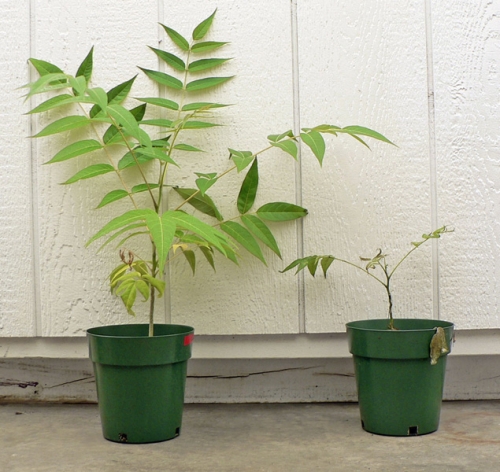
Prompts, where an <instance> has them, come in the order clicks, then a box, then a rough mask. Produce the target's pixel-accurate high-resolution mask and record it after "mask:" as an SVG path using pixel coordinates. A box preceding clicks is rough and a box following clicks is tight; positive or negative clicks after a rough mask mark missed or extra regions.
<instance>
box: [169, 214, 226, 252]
mask: <svg viewBox="0 0 500 472" xmlns="http://www.w3.org/2000/svg"><path fill="white" fill-rule="evenodd" d="M168 213H169V214H170V218H171V219H172V220H173V221H174V222H175V223H176V225H177V227H178V228H181V229H185V230H188V231H192V232H193V233H195V234H197V235H198V236H201V237H202V238H203V239H205V240H206V241H208V242H209V243H210V244H211V245H213V246H214V247H216V248H217V249H218V250H219V251H221V253H222V254H224V255H225V256H226V257H228V256H229V254H228V253H227V252H226V249H225V247H224V245H227V246H228V245H229V241H228V240H227V238H226V237H225V236H224V235H223V234H222V233H221V232H220V231H217V230H216V229H214V228H212V226H210V225H207V224H206V223H204V222H203V221H201V220H199V219H198V218H196V217H194V216H192V215H188V214H187V213H184V212H183V211H180V210H175V211H170V212H168Z"/></svg>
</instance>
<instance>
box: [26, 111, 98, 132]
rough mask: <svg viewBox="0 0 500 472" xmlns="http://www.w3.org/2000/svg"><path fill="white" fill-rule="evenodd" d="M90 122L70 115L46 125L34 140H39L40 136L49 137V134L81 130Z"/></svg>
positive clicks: (82, 117) (85, 118)
mask: <svg viewBox="0 0 500 472" xmlns="http://www.w3.org/2000/svg"><path fill="white" fill-rule="evenodd" d="M90 122H91V120H89V119H88V118H87V117H85V116H80V115H71V116H66V117H64V118H60V119H59V120H56V121H54V122H52V123H50V125H47V126H46V127H45V128H44V129H42V131H40V132H39V133H37V134H35V136H34V137H35V138H41V137H42V136H49V135H51V134H56V133H63V132H64V131H69V130H72V129H76V128H81V127H83V126H86V125H88V124H89V123H90Z"/></svg>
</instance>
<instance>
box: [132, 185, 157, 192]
mask: <svg viewBox="0 0 500 472" xmlns="http://www.w3.org/2000/svg"><path fill="white" fill-rule="evenodd" d="M158 187H159V185H158V184H152V183H148V184H138V185H134V186H133V187H132V193H141V192H147V191H149V189H155V188H158Z"/></svg>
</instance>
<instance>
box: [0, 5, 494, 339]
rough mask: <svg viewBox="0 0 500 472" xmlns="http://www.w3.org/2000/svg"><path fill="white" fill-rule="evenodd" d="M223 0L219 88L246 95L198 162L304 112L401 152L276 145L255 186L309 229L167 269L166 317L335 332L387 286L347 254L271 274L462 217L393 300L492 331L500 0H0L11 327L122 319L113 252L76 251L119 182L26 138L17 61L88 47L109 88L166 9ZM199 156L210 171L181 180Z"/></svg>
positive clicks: (3, 299)
mask: <svg viewBox="0 0 500 472" xmlns="http://www.w3.org/2000/svg"><path fill="white" fill-rule="evenodd" d="M431 4H432V5H431ZM215 7H218V13H217V16H216V20H215V22H214V27H213V30H212V31H211V33H210V34H211V38H212V39H216V40H225V41H231V44H230V45H229V46H228V47H227V49H226V51H224V52H225V53H226V54H227V55H229V56H234V57H235V59H234V60H233V61H232V62H231V63H230V64H229V65H228V66H227V70H228V71H231V73H236V75H237V78H236V79H234V80H233V81H231V82H230V83H228V84H227V85H225V86H224V87H223V88H222V89H221V90H220V92H219V93H220V100H221V101H225V102H229V103H235V104H236V106H235V107H233V108H231V109H227V110H225V111H223V112H221V114H220V116H221V121H222V122H224V123H225V124H227V126H226V127H224V128H220V129H217V130H215V131H211V132H210V133H211V134H210V137H209V138H208V139H209V140H210V141H211V142H213V141H214V140H216V139H220V144H218V145H217V146H216V147H215V148H214V153H213V154H210V156H205V157H204V158H203V159H206V163H203V164H202V165H206V166H207V169H219V170H220V169H223V168H224V167H225V166H226V164H227V152H226V148H227V147H234V148H237V149H238V148H239V149H252V150H257V149H260V148H261V147H263V146H265V144H266V141H265V137H266V135H267V134H270V133H272V132H280V131H284V130H285V129H288V128H290V127H292V126H294V125H295V126H297V125H298V123H300V124H301V126H310V125H315V124H319V123H323V122H326V123H330V124H337V125H339V126H346V125H350V124H360V125H365V126H368V127H371V128H374V129H376V130H378V131H380V132H382V133H383V134H385V135H386V136H387V137H389V138H390V139H391V140H393V141H394V142H395V143H397V145H398V148H395V147H389V146H386V145H382V144H374V145H373V146H372V151H371V152H370V151H368V150H366V149H365V148H363V146H361V145H359V144H358V143H356V142H354V141H353V140H348V139H347V138H345V137H344V138H338V139H336V138H333V137H332V139H329V140H328V142H329V150H328V152H327V156H326V158H325V162H324V165H323V168H322V169H320V167H319V165H318V163H317V162H316V160H315V159H314V157H313V156H311V155H310V153H309V152H308V150H307V149H305V150H303V153H302V154H303V156H302V158H303V160H302V164H301V166H300V168H298V169H295V168H294V165H293V162H291V158H289V157H287V156H285V155H282V154H280V153H278V152H276V153H274V154H273V153H270V154H268V155H267V157H266V158H265V162H262V166H261V169H262V171H264V172H265V171H268V174H267V176H266V178H263V179H262V183H261V185H262V188H261V192H262V195H261V198H262V200H268V198H272V199H273V200H281V199H283V200H288V201H294V200H296V201H297V202H301V201H302V203H303V204H304V206H306V207H307V208H308V209H309V210H310V215H309V216H308V217H307V219H306V220H305V221H304V225H303V232H301V231H300V228H299V232H298V233H297V231H296V227H295V225H294V224H290V225H289V226H288V227H284V228H283V229H281V230H280V231H279V238H280V241H281V243H282V244H283V255H284V261H283V262H282V261H279V260H277V259H273V258H272V257H271V256H270V257H269V261H270V263H269V267H268V268H265V267H264V266H262V265H261V264H259V263H258V262H257V261H253V260H251V259H250V258H247V260H246V261H244V262H243V264H242V266H241V267H240V268H237V267H234V266H232V265H230V264H226V263H224V262H223V263H220V264H219V268H218V271H217V273H216V274H215V275H214V274H213V273H212V271H211V269H209V268H205V267H204V268H201V267H200V269H199V270H198V273H197V275H196V276H195V277H194V278H192V277H191V275H190V274H189V272H188V270H187V268H186V267H185V266H184V265H183V266H178V267H177V266H174V267H172V270H171V273H170V281H171V290H170V297H167V298H166V300H165V306H164V307H162V308H164V313H160V318H161V319H165V320H167V321H169V320H171V321H173V322H182V323H189V324H193V325H195V326H196V330H197V332H198V333H209V334H244V333H246V334H253V333H264V334H266V333H268V334H272V333H298V332H300V331H301V330H305V331H307V332H329V331H343V329H344V327H343V325H344V323H345V322H346V321H349V320H352V319H356V318H363V317H367V316H378V317H383V316H385V301H384V297H383V295H384V294H383V289H382V288H381V287H378V286H376V285H374V284H373V283H372V281H370V280H364V279H363V278H362V277H361V278H360V277H359V276H358V275H357V274H354V273H353V272H352V271H351V270H350V269H349V268H346V267H341V266H339V267H336V269H335V270H334V271H333V272H331V276H329V278H328V279H327V280H326V281H325V280H322V279H320V278H317V280H312V279H311V278H310V277H308V276H306V277H305V278H304V279H302V278H297V277H295V276H293V275H292V274H291V273H289V274H285V275H281V274H279V273H278V272H277V271H278V270H279V269H280V268H282V267H284V265H285V264H286V263H288V262H290V261H291V260H293V259H294V258H295V257H296V256H297V255H300V254H305V255H307V254H311V253H315V252H317V253H332V254H334V255H338V256H340V257H346V258H353V259H355V258H357V257H358V255H371V254H372V253H373V252H374V251H375V250H376V249H377V248H378V247H383V248H386V249H387V252H388V253H389V254H390V255H391V256H392V255H394V257H397V256H398V255H399V254H402V253H403V252H404V251H405V250H406V249H407V248H408V247H409V242H410V241H411V240H412V239H414V238H415V237H417V236H419V235H420V234H421V233H422V232H424V231H428V230H430V229H431V226H432V225H433V223H434V224H435V223H439V224H449V225H452V226H455V227H456V232H455V233H454V234H452V235H446V239H445V240H443V241H442V242H441V243H440V245H439V253H438V252H437V251H435V253H434V255H433V252H432V251H431V246H430V245H429V247H427V248H425V249H422V250H421V253H420V254H417V255H416V257H415V258H414V259H412V261H410V262H409V263H408V264H407V265H406V266H405V268H404V269H402V270H401V272H400V274H399V276H398V278H397V279H395V281H394V289H395V311H396V315H399V316H414V317H415V316H418V317H433V316H438V311H437V307H438V305H440V306H441V313H440V316H441V317H442V318H445V319H448V320H451V321H454V322H455V323H456V324H457V326H458V327H459V328H463V329H465V328H492V327H500V318H499V315H498V314H497V305H498V302H499V300H498V295H497V293H498V292H499V290H498V288H499V287H498V285H499V282H500V257H499V255H498V253H499V251H498V249H499V244H500V243H499V241H500V227H499V221H500V215H499V212H500V210H499V208H500V188H499V186H500V176H499V172H500V149H499V147H500V144H499V143H500V126H499V125H500V104H499V103H500V102H499V96H500V94H499V92H500V85H499V84H500V82H499V80H498V75H499V67H500V64H499V61H500V59H499V58H500V19H499V18H500V0H494V1H486V0H477V1H474V2H471V1H467V0H462V1H457V2H452V4H449V2H448V4H446V5H445V4H443V3H442V2H430V1H427V2H426V1H424V0H403V1H401V0H399V1H396V0H370V1H368V0H356V1H347V0H343V1H342V0H339V1H336V2H332V1H331V0H297V1H290V0H273V1H267V2H264V1H261V0H259V1H254V2H242V1H237V2H235V1H232V0H220V1H217V2H216V1H211V0H210V1H209V0H194V1H190V2H174V1H170V0H163V1H162V0H146V1H143V2H136V1H133V0H126V1H121V2H111V1H108V0H85V1H83V0H79V1H76V0H67V1H64V2H62V1H50V0H31V1H28V0H25V1H20V2H13V1H11V0H0V8H1V11H2V18H1V19H0V38H2V43H1V45H2V47H1V48H0V64H1V65H2V70H3V73H2V75H1V78H0V90H1V94H0V117H1V119H0V158H1V161H0V166H1V172H0V198H1V199H0V205H1V209H0V245H1V246H0V247H1V251H0V254H1V261H2V276H1V279H0V280H1V282H0V337H1V336H34V335H44V336H74V335H79V334H82V333H83V332H84V330H85V329H86V328H87V327H89V326H93V325H97V324H102V323H113V322H116V321H119V322H127V321H129V318H128V316H127V315H126V314H125V315H124V314H123V310H122V309H121V306H120V304H119V303H117V301H116V300H114V299H113V298H111V296H110V295H109V291H108V288H107V286H106V284H105V283H104V282H103V280H104V278H105V276H106V275H107V274H108V272H109V270H110V269H111V268H112V267H113V263H114V262H115V261H116V259H115V258H114V257H112V255H110V256H109V257H104V258H101V257H100V256H98V257H96V256H95V248H90V249H84V248H83V244H84V242H85V241H86V240H87V239H88V237H89V236H90V235H91V234H93V232H95V230H96V229H98V228H99V227H100V226H102V224H103V223H104V222H105V221H106V218H107V215H109V213H108V210H111V207H110V208H109V209H108V210H106V209H105V210H103V211H100V212H99V211H97V212H96V211H93V210H92V208H93V207H95V206H96V205H97V203H98V202H99V201H100V198H101V197H102V195H103V194H104V193H105V192H106V190H108V189H107V185H111V181H107V182H106V180H105V179H104V180H103V181H101V182H103V183H102V186H100V188H97V189H96V188H94V189H89V185H88V184H89V182H83V183H82V184H81V185H80V184H76V185H73V186H69V187H63V186H60V185H58V183H59V182H61V181H64V180H65V179H66V178H67V177H68V176H70V175H72V174H73V173H74V172H75V171H76V170H77V169H78V165H79V163H78V161H77V160H75V161H74V162H73V163H72V164H69V165H61V166H57V165H54V166H49V167H45V166H41V164H42V163H43V162H45V161H46V160H48V158H50V156H51V154H53V153H54V149H55V147H53V146H49V145H48V144H47V142H46V141H43V140H37V141H35V142H34V143H33V142H31V141H30V140H29V139H26V136H28V135H29V134H30V132H33V133H34V132H36V130H38V129H40V128H41V126H43V123H42V122H39V121H38V119H37V118H34V119H31V118H30V117H28V116H23V115H22V113H24V112H26V111H27V110H28V106H29V104H23V103H22V100H20V99H19V97H20V95H21V92H20V91H18V90H16V88H17V87H19V86H20V85H22V84H24V83H26V82H27V81H28V80H29V68H28V65H27V63H26V59H27V58H28V57H29V56H33V57H36V58H40V59H46V60H50V61H51V62H53V63H56V64H58V65H60V66H62V67H63V68H67V69H68V70H70V71H75V70H76V68H77V67H78V65H79V63H80V62H81V60H82V59H83V57H84V56H85V55H86V53H87V52H88V50H89V49H90V47H91V46H92V45H94V46H95V56H94V63H95V69H94V80H95V83H96V84H99V85H104V86H106V87H107V88H110V87H111V86H113V85H115V84H117V83H120V82H122V81H124V80H126V79H128V78H130V77H131V76H133V75H135V74H136V68H135V66H136V65H141V66H143V67H154V66H155V64H156V61H155V58H154V55H152V54H151V53H149V52H148V50H147V48H146V45H152V46H155V45H157V44H158V41H159V40H162V39H164V38H163V32H162V30H161V29H160V28H158V26H157V22H159V21H160V22H163V23H166V24H168V25H170V26H172V27H174V28H175V29H177V30H179V32H181V33H183V34H185V35H188V34H189V33H190V31H191V30H192V28H193V26H194V25H196V24H197V23H198V22H199V21H201V20H202V19H204V18H205V17H207V16H208V15H209V14H210V13H211V12H212V11H213V9H214V8H215ZM225 67H226V66H225ZM137 86H138V88H137V91H138V92H137V94H138V95H139V94H146V93H148V90H149V91H151V89H152V87H153V85H152V84H151V83H150V82H149V81H148V80H146V79H145V78H144V77H143V76H139V77H138V79H137ZM429 103H430V107H429ZM429 112H430V113H429ZM55 117H56V115H55V114H54V115H52V116H51V117H50V118H52V119H53V118H55ZM30 128H32V131H30ZM52 143H54V141H53V140H52ZM61 143H62V142H61ZM263 161H264V160H263ZM72 166H73V167H72ZM192 170H200V167H199V166H197V167H196V168H193V169H189V170H188V171H186V172H185V174H183V175H181V178H183V179H185V180H186V181H188V179H190V178H191V176H192V172H191V171H192ZM94 182H98V181H97V180H95V181H94ZM301 182H302V185H300V184H301ZM235 185H236V182H235ZM220 197H221V199H222V200H223V201H224V206H225V207H229V206H230V205H232V204H233V202H231V201H227V200H228V199H227V198H226V199H225V200H224V195H223V194H221V195H220ZM115 208H116V207H115ZM302 237H303V244H301V242H300V241H301V238H302ZM436 249H437V248H436ZM437 254H439V259H438V258H437V257H436V255H437ZM437 269H439V274H440V277H439V279H438V278H436V274H437ZM433 274H434V277H433ZM438 282H439V286H438ZM438 287H439V288H440V290H439V291H438ZM372 288H373V290H372ZM436 294H439V299H436V297H435V295H436ZM162 311H163V310H160V312H162ZM139 318H140V319H143V318H141V316H139Z"/></svg>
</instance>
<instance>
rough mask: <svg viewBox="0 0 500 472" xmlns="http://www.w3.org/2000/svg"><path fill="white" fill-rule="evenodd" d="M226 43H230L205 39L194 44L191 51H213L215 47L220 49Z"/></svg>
mask: <svg viewBox="0 0 500 472" xmlns="http://www.w3.org/2000/svg"><path fill="white" fill-rule="evenodd" d="M225 44H228V43H227V42H221V41H205V42H203V43H197V44H194V45H193V46H192V48H191V52H193V53H195V54H196V53H200V52H209V51H213V50H215V49H218V48H220V47H221V46H224V45H225Z"/></svg>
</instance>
